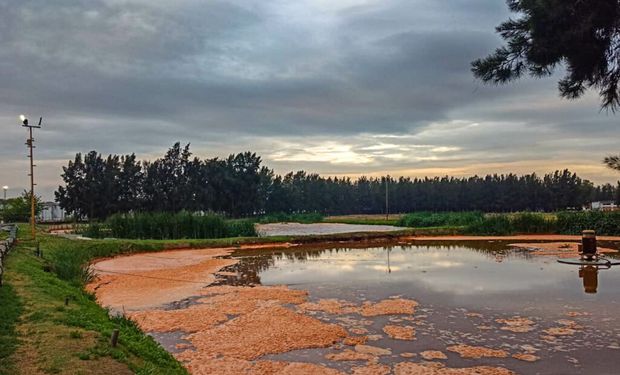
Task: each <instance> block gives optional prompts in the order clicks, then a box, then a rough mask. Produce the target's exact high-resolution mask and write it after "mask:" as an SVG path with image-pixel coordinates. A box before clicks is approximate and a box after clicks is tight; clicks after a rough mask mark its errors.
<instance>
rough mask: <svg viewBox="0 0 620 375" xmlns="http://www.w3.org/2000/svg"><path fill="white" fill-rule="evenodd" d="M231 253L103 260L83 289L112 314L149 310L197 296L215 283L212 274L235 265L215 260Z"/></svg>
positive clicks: (181, 253) (167, 253) (190, 252)
mask: <svg viewBox="0 0 620 375" xmlns="http://www.w3.org/2000/svg"><path fill="white" fill-rule="evenodd" d="M231 253H232V250H230V249H204V250H175V251H164V252H160V253H156V254H137V255H131V256H127V257H125V256H123V257H117V258H112V259H107V260H103V261H100V262H97V263H95V264H93V265H91V267H90V269H91V271H92V272H94V275H95V278H94V280H93V281H92V282H91V283H89V284H88V285H87V286H86V289H87V290H88V291H90V292H93V293H94V294H95V296H96V297H97V301H98V302H99V304H101V305H102V306H104V307H109V308H111V309H112V310H116V311H121V310H126V311H131V310H139V309H150V308H154V307H158V306H161V305H163V304H166V303H171V302H174V301H178V300H180V299H183V298H187V297H190V296H193V295H196V294H197V293H198V292H199V291H200V290H201V289H202V288H204V287H205V286H208V285H210V284H211V283H213V282H214V281H215V276H214V273H215V272H218V271H220V270H221V269H222V268H224V267H227V266H230V265H233V264H235V263H237V262H238V260H236V259H221V258H217V257H221V256H226V255H230V254H231Z"/></svg>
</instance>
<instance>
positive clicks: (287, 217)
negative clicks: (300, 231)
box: [256, 212, 324, 224]
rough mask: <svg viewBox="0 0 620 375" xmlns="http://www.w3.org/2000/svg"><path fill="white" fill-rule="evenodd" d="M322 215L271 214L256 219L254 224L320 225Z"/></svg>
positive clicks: (312, 213)
mask: <svg viewBox="0 0 620 375" xmlns="http://www.w3.org/2000/svg"><path fill="white" fill-rule="evenodd" d="M323 218H324V217H323V215H321V214H320V213H318V212H311V213H303V214H287V213H283V212H280V213H272V214H267V215H263V216H260V217H258V218H257V219H256V222H258V223H260V224H268V223H301V224H312V223H320V222H322V221H323Z"/></svg>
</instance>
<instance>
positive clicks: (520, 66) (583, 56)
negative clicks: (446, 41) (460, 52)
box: [472, 0, 620, 170]
mask: <svg viewBox="0 0 620 375" xmlns="http://www.w3.org/2000/svg"><path fill="white" fill-rule="evenodd" d="M507 3H508V7H509V9H510V10H511V11H512V12H514V13H517V14H518V15H519V16H518V18H517V19H509V20H508V21H506V22H504V23H502V24H501V25H499V26H498V27H497V28H496V30H497V32H498V33H499V34H500V35H501V37H502V38H503V39H504V40H505V41H506V45H504V46H502V47H500V48H498V49H496V50H495V52H494V53H492V54H491V55H490V56H488V57H486V58H483V59H478V60H476V61H474V62H473V63H472V71H473V73H474V75H475V76H476V77H478V78H480V79H481V80H482V81H484V82H490V83H494V84H503V83H506V82H509V81H513V80H516V79H519V78H521V77H522V76H523V75H526V74H527V75H530V76H533V77H536V78H540V77H545V76H549V75H551V74H552V73H553V72H554V70H555V69H556V68H557V67H558V66H561V65H563V66H564V67H565V70H566V74H565V76H564V78H562V79H561V80H560V81H559V82H558V89H559V91H560V95H561V96H562V97H564V98H567V99H576V98H579V97H581V96H582V95H583V94H584V93H585V92H586V90H588V89H591V88H592V89H595V90H597V91H598V93H599V96H600V98H601V102H602V107H603V108H607V109H609V110H611V111H614V112H615V111H616V110H617V109H618V108H619V106H620V89H619V84H620V2H619V1H618V0H596V1H592V0H591V1H584V0H507ZM605 163H606V164H607V165H608V166H609V167H610V168H613V169H617V170H620V156H610V157H608V158H606V159H605Z"/></svg>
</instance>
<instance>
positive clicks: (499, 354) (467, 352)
mask: <svg viewBox="0 0 620 375" xmlns="http://www.w3.org/2000/svg"><path fill="white" fill-rule="evenodd" d="M446 349H448V350H449V351H451V352H455V353H458V354H459V355H460V356H461V357H462V358H474V359H479V358H483V357H496V358H506V357H508V352H506V351H505V350H501V349H491V348H486V347H484V346H470V345H453V346H449V347H447V348H446Z"/></svg>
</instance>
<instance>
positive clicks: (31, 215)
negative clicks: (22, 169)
mask: <svg viewBox="0 0 620 375" xmlns="http://www.w3.org/2000/svg"><path fill="white" fill-rule="evenodd" d="M28 130H29V133H30V138H28V142H27V144H28V148H29V149H30V232H31V233H32V239H33V240H36V238H37V234H36V230H35V217H34V214H35V207H34V206H35V202H34V157H33V150H32V149H33V148H34V145H33V144H32V143H33V142H34V139H32V127H28Z"/></svg>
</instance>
